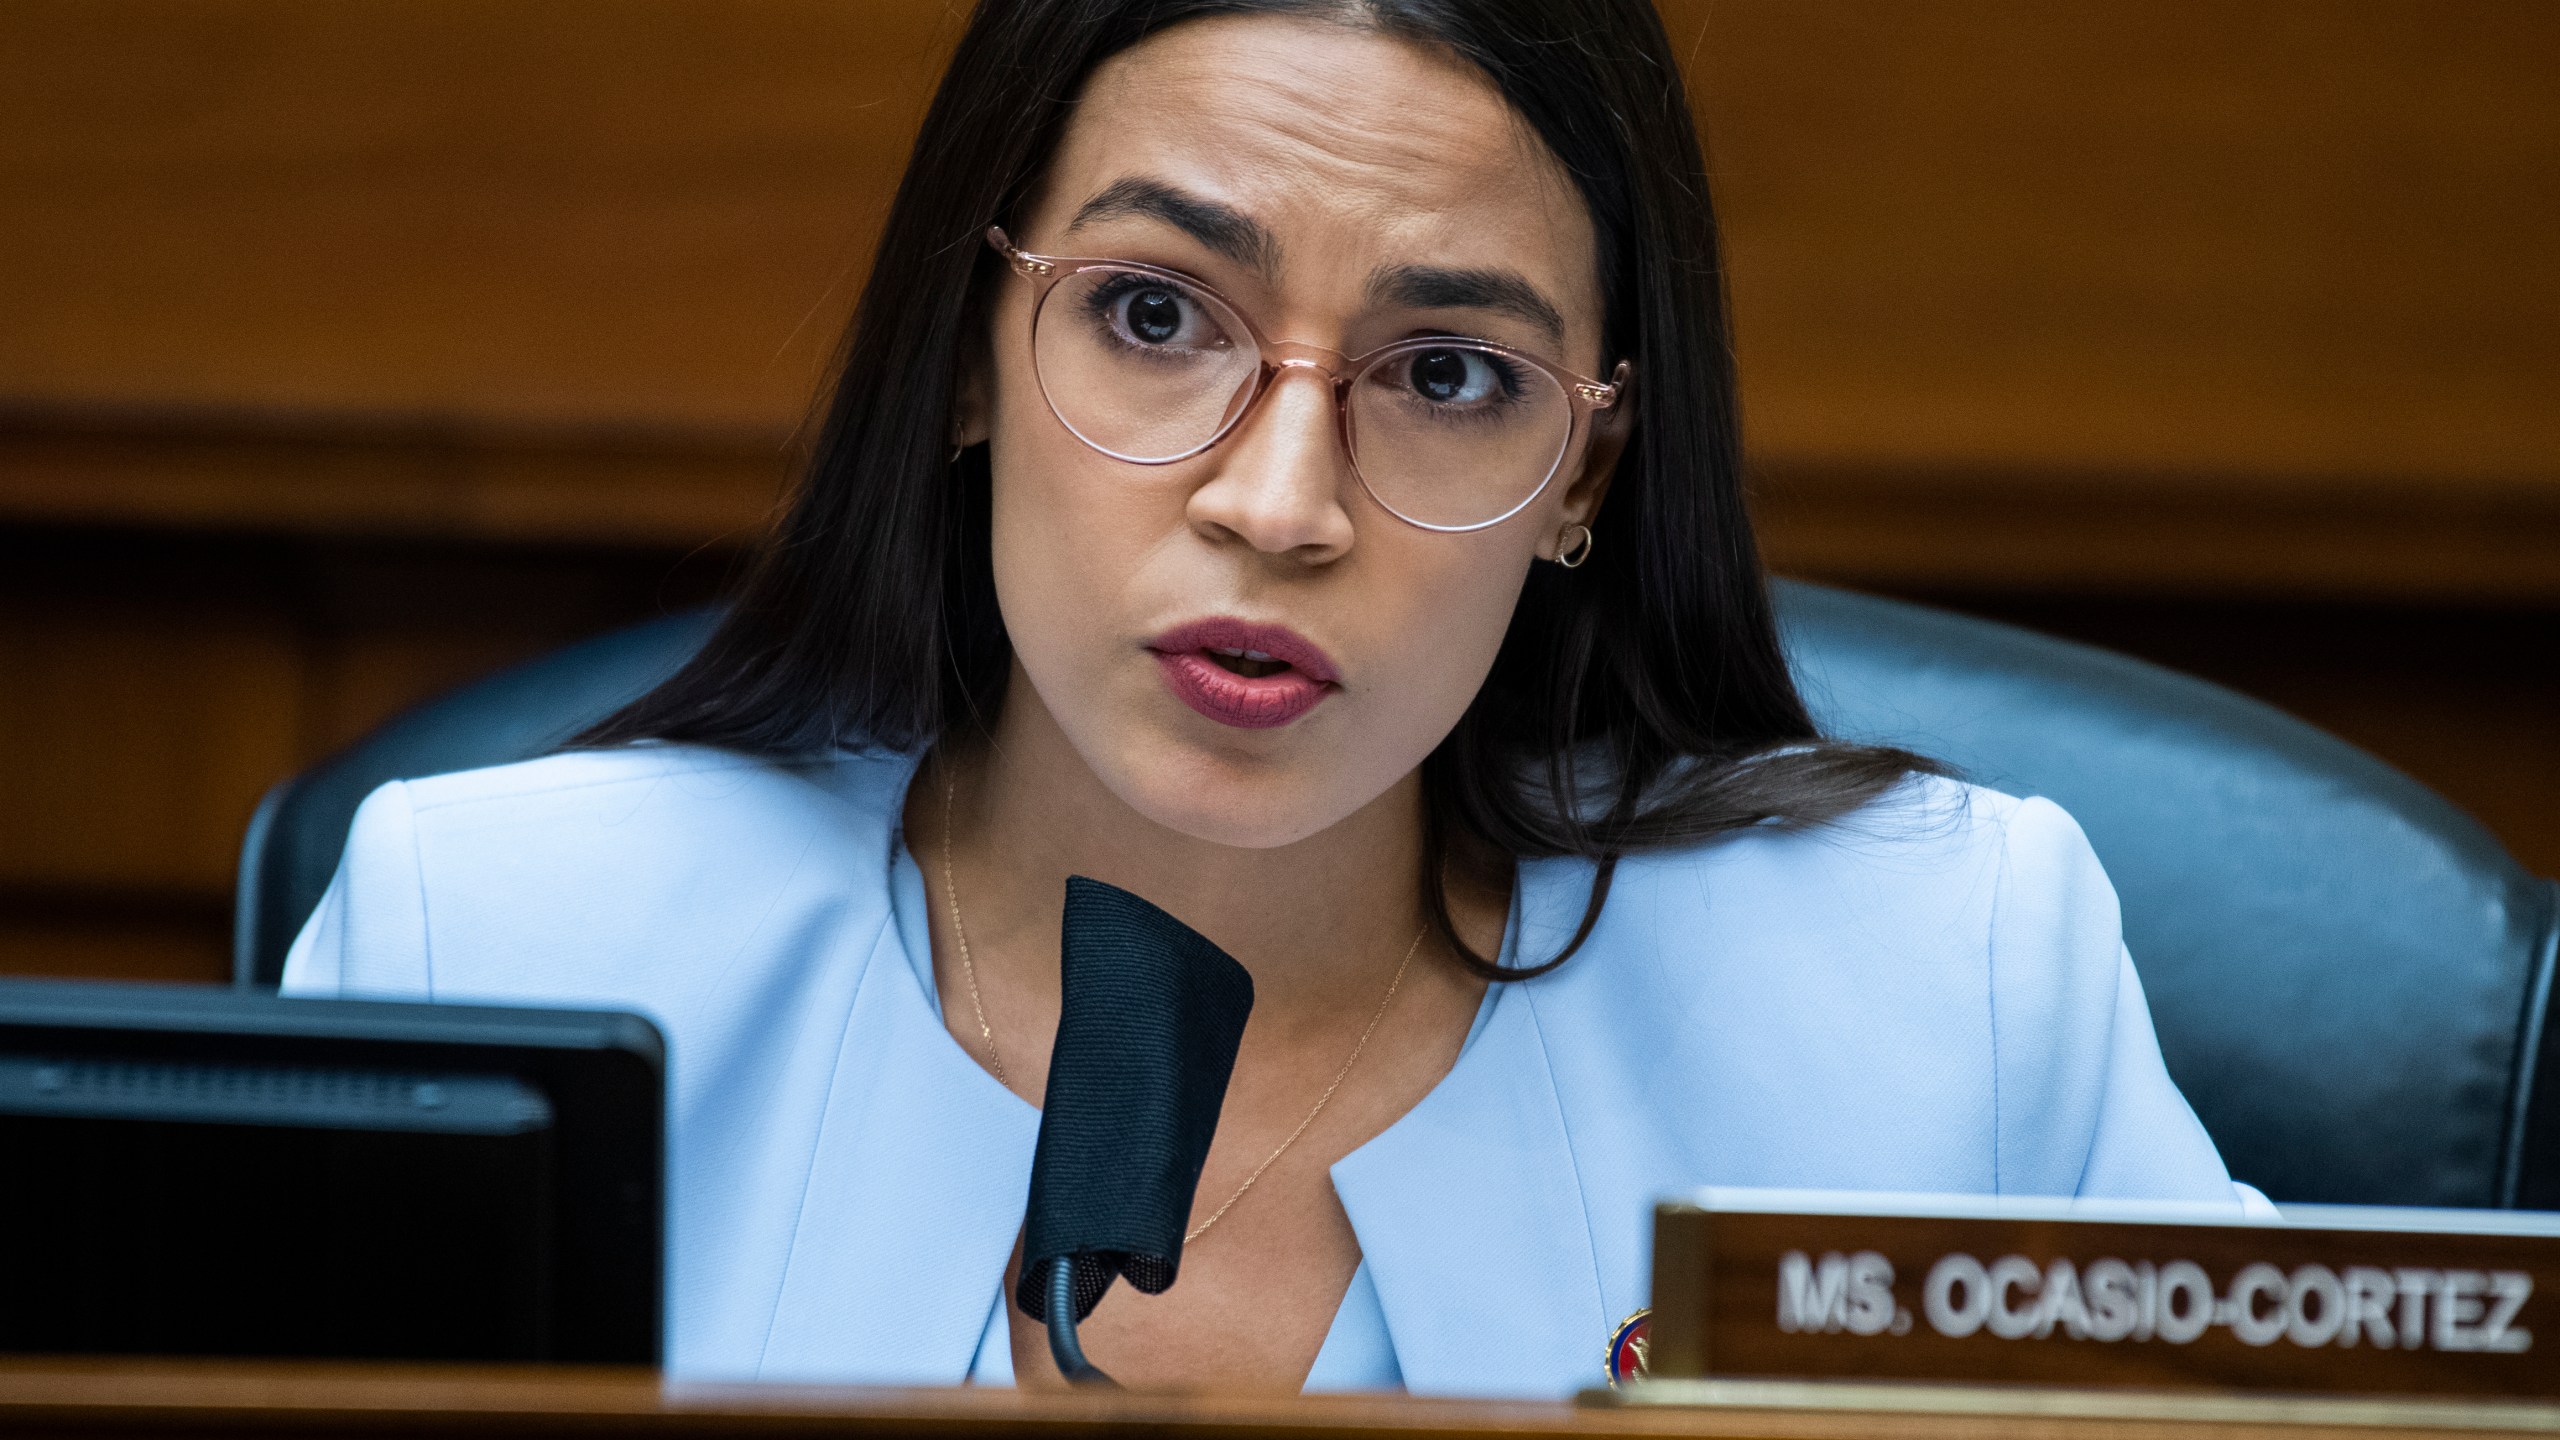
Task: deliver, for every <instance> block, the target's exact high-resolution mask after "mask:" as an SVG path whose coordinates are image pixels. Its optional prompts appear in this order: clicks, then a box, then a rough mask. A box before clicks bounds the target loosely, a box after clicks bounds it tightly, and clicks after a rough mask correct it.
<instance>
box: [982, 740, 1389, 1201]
mask: <svg viewBox="0 0 2560 1440" xmlns="http://www.w3.org/2000/svg"><path fill="white" fill-rule="evenodd" d="M958 793H959V781H958V780H957V779H956V778H955V777H953V776H952V775H950V774H948V773H946V774H945V775H944V776H943V778H942V893H943V896H944V898H945V899H947V900H948V901H949V902H950V905H951V938H952V939H953V940H954V941H956V942H957V943H958V945H959V949H960V978H961V981H962V983H964V984H965V985H967V986H968V989H969V1009H970V1011H971V1012H972V1014H973V1015H974V1016H975V1017H976V1019H977V1022H978V1039H979V1041H980V1042H981V1043H982V1044H984V1045H985V1047H986V1055H987V1070H988V1072H989V1073H991V1074H993V1075H994V1076H995V1077H996V1083H997V1084H999V1085H1003V1086H1005V1087H1006V1088H1007V1089H1010V1088H1012V1082H1011V1081H1010V1080H1007V1079H1006V1078H1005V1073H1004V1056H1003V1054H1002V1053H1000V1052H999V1051H998V1050H997V1049H996V1032H995V1030H994V1028H993V1027H992V1026H990V1025H988V1024H987V1006H986V1002H985V1001H984V1000H983V999H981V998H980V997H979V994H978V967H977V965H976V963H975V962H974V961H973V960H971V958H970V956H969V931H968V927H966V926H965V925H963V924H961V923H960V886H959V885H958V883H957V882H955V881H954V880H953V879H952V873H951V812H952V802H953V797H954V796H955V795H957V794H958ZM1430 933H1431V927H1430V926H1429V925H1425V926H1423V927H1422V928H1421V929H1420V930H1417V931H1415V932H1414V935H1413V943H1412V944H1410V945H1407V946H1405V947H1404V958H1403V959H1402V960H1399V961H1397V962H1396V973H1395V977H1394V978H1393V979H1391V980H1389V981H1388V982H1387V993H1386V994H1385V995H1383V996H1381V997H1380V998H1379V1000H1378V1008H1377V1009H1376V1010H1375V1011H1373V1012H1371V1014H1370V1016H1369V1023H1368V1025H1367V1026H1365V1027H1363V1028H1362V1030H1361V1031H1360V1038H1359V1040H1357V1041H1356V1042H1354V1043H1353V1044H1352V1046H1351V1055H1350V1058H1348V1059H1346V1060H1344V1061H1343V1062H1342V1068H1341V1069H1339V1070H1337V1071H1335V1072H1333V1080H1332V1083H1330V1084H1328V1085H1326V1086H1325V1087H1324V1093H1323V1094H1321V1095H1318V1096H1317V1097H1316V1103H1315V1105H1314V1106H1313V1107H1312V1108H1311V1109H1309V1110H1308V1111H1307V1118H1305V1119H1304V1120H1301V1121H1299V1122H1298V1128H1297V1129H1295V1130H1292V1131H1290V1132H1289V1138H1287V1139H1286V1140H1283V1141H1281V1142H1280V1144H1279V1146H1278V1148H1276V1149H1274V1150H1273V1151H1272V1152H1271V1153H1270V1154H1268V1155H1265V1156H1263V1157H1262V1163H1261V1164H1259V1165H1256V1166H1254V1167H1253V1173H1252V1174H1250V1175H1247V1176H1246V1177H1244V1183H1243V1184H1242V1185H1239V1186H1237V1187H1236V1192H1235V1193H1234V1194H1232V1195H1230V1196H1228V1197H1227V1200H1226V1203H1225V1204H1223V1205H1220V1206H1219V1207H1218V1208H1217V1209H1215V1210H1213V1211H1211V1212H1209V1218H1208V1219H1206V1220H1203V1221H1201V1222H1200V1223H1199V1224H1197V1225H1194V1226H1192V1227H1191V1229H1190V1230H1189V1231H1188V1232H1186V1233H1185V1234H1184V1235H1183V1237H1182V1243H1183V1244H1185V1245H1188V1244H1190V1243H1191V1242H1192V1241H1194V1240H1197V1239H1199V1238H1200V1237H1201V1236H1203V1235H1206V1234H1208V1233H1209V1227H1210V1226H1212V1225H1215V1224H1217V1223H1218V1222H1219V1221H1221V1220H1223V1219H1225V1218H1226V1217H1227V1212H1228V1211H1230V1210H1233V1209H1234V1208H1236V1202H1237V1201H1239V1200H1242V1199H1243V1198H1244V1197H1245V1196H1246V1195H1247V1194H1249V1193H1251V1191H1252V1190H1253V1187H1254V1186H1255V1184H1257V1183H1258V1182H1260V1180H1261V1179H1262V1175H1263V1172H1264V1171H1266V1170H1269V1169H1270V1168H1271V1167H1272V1165H1273V1163H1274V1162H1276V1161H1278V1160H1279V1158H1280V1157H1281V1156H1283V1155H1286V1154H1288V1153H1289V1147H1290V1146H1292V1145H1295V1144H1297V1143H1298V1138H1299V1137H1300V1136H1302V1135H1304V1134H1306V1133H1307V1130H1308V1128H1309V1127H1310V1126H1312V1125H1314V1124H1315V1123H1316V1117H1317V1116H1319V1115H1322V1114H1323V1113H1324V1109H1325V1107H1326V1106H1327V1105H1330V1104H1332V1103H1333V1096H1334V1092H1335V1091H1337V1090H1340V1089H1341V1088H1342V1082H1343V1081H1345V1080H1348V1079H1350V1078H1351V1069H1352V1067H1353V1066H1355V1065H1358V1064H1359V1063H1360V1056H1361V1055H1362V1054H1363V1053H1364V1052H1366V1051H1367V1050H1368V1048H1369V1037H1370V1036H1372V1035H1375V1034H1377V1033H1378V1022H1379V1021H1381V1020H1384V1019H1386V1018H1387V1007H1388V1006H1390V1005H1393V1004H1394V1003H1395V1001H1396V992H1397V991H1398V990H1400V989H1402V988H1404V974H1405V971H1407V970H1409V969H1411V968H1412V966H1413V957H1414V956H1415V955H1416V954H1418V953H1420V952H1421V950H1422V942H1423V939H1424V938H1425V937H1426V936H1428V935H1430Z"/></svg>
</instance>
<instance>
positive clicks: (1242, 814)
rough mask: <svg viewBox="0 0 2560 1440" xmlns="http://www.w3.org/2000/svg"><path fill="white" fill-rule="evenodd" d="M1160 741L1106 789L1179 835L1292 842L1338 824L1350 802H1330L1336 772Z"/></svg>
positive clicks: (1273, 845)
mask: <svg viewBox="0 0 2560 1440" xmlns="http://www.w3.org/2000/svg"><path fill="white" fill-rule="evenodd" d="M1173 748H1174V749H1175V751H1176V753H1175V754H1174V755H1168V754H1167V753H1166V751H1165V749H1164V748H1163V747H1161V746H1149V747H1148V750H1147V754H1146V755H1145V756H1144V757H1143V758H1141V757H1134V756H1133V757H1130V758H1131V759H1132V760H1133V761H1134V762H1136V763H1132V764H1130V765H1127V766H1124V767H1122V770H1121V783H1119V784H1115V785H1113V786H1112V787H1111V788H1112V789H1113V790H1114V791H1116V792H1118V794H1119V796H1120V799H1121V801H1122V802H1123V803H1125V804H1126V805H1128V806H1129V808H1130V809H1132V810H1135V811H1137V812H1138V813H1139V814H1141V815H1144V816H1145V817H1147V819H1149V820H1151V821H1153V822H1155V823H1156V824H1158V825H1161V826H1163V827H1165V828H1166V829H1168V830H1171V831H1174V832H1176V833H1178V834H1182V835H1188V836H1190V837H1191V838H1192V839H1194V840H1201V841H1205V842H1207V843H1209V844H1212V845H1225V846H1229V847H1231V848H1233V849H1238V850H1274V849H1278V848H1279V847H1281V846H1283V845H1293V844H1296V843H1297V842H1298V841H1300V840H1304V839H1306V838H1307V837H1308V836H1310V835H1314V834H1318V833H1320V832H1322V831H1323V830H1325V829H1327V828H1329V827H1331V826H1333V825H1334V824H1336V823H1338V822H1339V821H1341V820H1342V819H1343V818H1344V817H1345V816H1346V815H1348V814H1350V813H1351V811H1352V810H1355V809H1357V808H1358V807H1357V806H1356V805H1351V806H1344V805H1336V804H1332V803H1328V802H1331V801H1332V800H1333V799H1334V794H1333V792H1334V791H1335V790H1336V789H1338V788H1339V787H1338V785H1337V784H1335V783H1329V782H1333V781H1335V780H1336V779H1337V778H1338V777H1333V776H1318V775H1311V774H1308V773H1306V767H1304V766H1303V765H1288V764H1275V763H1273V762H1271V761H1269V760H1263V759H1251V760H1247V759H1240V758H1239V757H1235V756H1229V755H1220V754H1217V753H1215V752H1210V751H1204V750H1201V749H1199V748H1198V747H1196V746H1190V745H1181V744H1179V743H1177V744H1176V745H1175V746H1174V747H1173Z"/></svg>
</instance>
